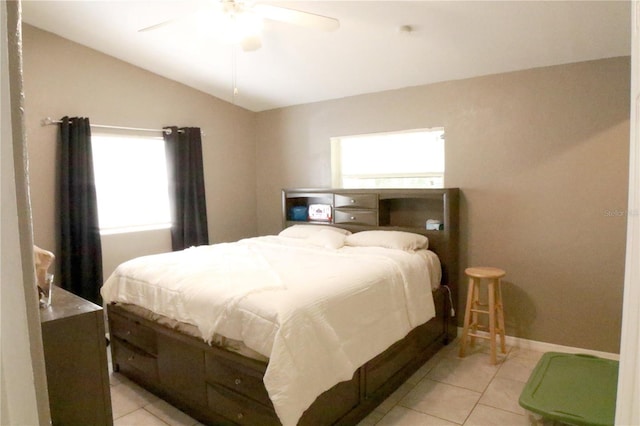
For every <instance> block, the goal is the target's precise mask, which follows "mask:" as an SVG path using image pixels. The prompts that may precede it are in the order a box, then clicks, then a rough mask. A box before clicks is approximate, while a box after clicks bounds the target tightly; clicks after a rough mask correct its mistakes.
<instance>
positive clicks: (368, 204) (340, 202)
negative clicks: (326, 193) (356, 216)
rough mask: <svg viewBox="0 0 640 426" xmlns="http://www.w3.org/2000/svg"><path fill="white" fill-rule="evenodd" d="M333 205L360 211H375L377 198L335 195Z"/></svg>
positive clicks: (367, 195) (364, 195)
mask: <svg viewBox="0 0 640 426" xmlns="http://www.w3.org/2000/svg"><path fill="white" fill-rule="evenodd" d="M334 205H335V207H336V208H338V207H353V208H361V209H377V208H378V197H377V195H376V194H349V195H340V194H336V195H335V197H334Z"/></svg>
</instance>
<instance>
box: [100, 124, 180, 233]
mask: <svg viewBox="0 0 640 426" xmlns="http://www.w3.org/2000/svg"><path fill="white" fill-rule="evenodd" d="M118 138H120V139H129V140H130V139H143V140H147V141H153V142H157V143H159V144H162V151H163V156H162V157H163V166H164V170H165V175H164V182H166V185H164V187H165V189H166V194H167V198H166V200H163V201H162V206H164V207H166V211H165V212H164V213H165V215H164V216H165V217H164V219H166V221H165V220H161V221H155V220H149V221H147V222H146V223H129V224H124V225H121V226H108V227H104V226H103V221H101V220H100V217H101V210H102V211H104V209H101V203H100V199H101V197H100V182H99V179H98V176H97V173H96V161H95V158H96V157H95V155H96V149H95V147H96V145H95V144H96V143H101V142H102V143H112V142H113V140H115V139H118ZM100 139H103V140H104V139H112V141H100ZM91 145H92V146H91V149H92V161H93V168H94V181H95V187H96V202H97V209H98V226H99V232H100V235H115V234H126V233H135V232H143V231H153V230H162V229H170V228H171V226H172V218H171V204H170V203H171V201H170V198H169V197H170V194H169V186H168V175H167V174H166V152H165V146H164V139H163V137H162V136H157V135H148V134H141V133H137V132H135V131H128V132H121V131H113V132H111V131H100V132H92V135H91ZM124 155H126V153H124ZM115 166H118V164H115ZM112 167H113V165H112ZM157 167H160V165H158V166H157ZM139 173H140V172H138V174H139ZM132 174H133V175H136V173H132ZM160 184H162V183H161V182H160ZM158 191H160V190H158ZM165 202H166V203H165Z"/></svg>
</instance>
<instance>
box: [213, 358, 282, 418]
mask: <svg viewBox="0 0 640 426" xmlns="http://www.w3.org/2000/svg"><path fill="white" fill-rule="evenodd" d="M205 376H206V381H207V382H208V383H212V384H219V385H221V386H224V387H225V388H227V389H230V390H232V391H234V392H237V393H239V394H242V395H244V396H246V397H248V398H251V399H253V400H255V401H258V402H259V403H261V404H263V405H266V406H268V407H271V406H272V404H271V400H270V399H269V394H268V393H267V390H266V389H265V387H264V383H263V381H262V378H263V376H264V370H263V369H261V370H254V369H252V368H250V367H249V366H245V365H242V364H239V363H237V362H234V361H232V360H229V359H226V358H223V357H220V356H215V355H210V354H207V355H206V357H205Z"/></svg>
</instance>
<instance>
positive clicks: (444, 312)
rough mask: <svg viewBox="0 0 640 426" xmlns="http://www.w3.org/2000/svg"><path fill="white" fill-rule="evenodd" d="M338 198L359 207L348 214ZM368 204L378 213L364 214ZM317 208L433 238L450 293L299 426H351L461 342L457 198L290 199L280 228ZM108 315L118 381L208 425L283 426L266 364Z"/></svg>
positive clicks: (316, 195)
mask: <svg viewBox="0 0 640 426" xmlns="http://www.w3.org/2000/svg"><path fill="white" fill-rule="evenodd" d="M339 197H349V198H351V199H353V200H355V201H353V202H352V204H351V205H349V206H341V203H340V202H339V201H337V200H339ZM371 197H375V200H376V201H377V204H366V203H363V204H362V205H359V204H360V201H363V200H364V201H367V200H369V199H370V198H371ZM318 201H321V202H323V203H327V204H331V206H332V210H333V211H334V212H336V213H337V212H339V211H342V212H343V213H344V212H345V211H346V213H347V216H346V217H348V218H351V219H348V220H352V221H354V222H353V223H341V222H340V220H337V219H336V217H335V216H337V215H334V218H333V219H332V220H331V222H330V224H331V225H332V226H339V227H342V228H347V229H350V230H352V231H355V232H357V231H361V230H365V229H397V230H407V231H411V232H419V233H422V234H425V235H427V236H428V237H429V246H430V247H429V248H430V249H431V250H433V251H435V252H436V253H437V254H438V255H439V257H440V260H441V263H442V265H443V285H442V286H441V287H440V288H439V289H438V290H436V291H434V293H433V295H434V301H435V306H436V317H435V318H433V319H431V320H430V321H428V322H427V323H425V324H423V325H421V326H419V327H417V328H415V329H414V330H412V331H411V332H410V333H409V334H408V335H407V336H406V337H405V338H404V339H402V340H400V341H398V342H396V343H394V344H393V345H391V346H390V347H389V348H388V349H387V350H385V351H384V352H382V353H381V354H379V355H378V356H376V357H374V358H373V359H371V360H370V361H368V362H367V363H365V364H364V365H362V366H361V367H360V368H359V369H358V370H356V372H355V373H354V375H353V377H352V379H351V380H349V381H345V382H341V383H338V384H337V385H335V386H334V387H333V388H331V389H329V390H328V391H326V392H324V393H323V394H322V395H320V396H319V397H318V398H317V399H316V400H315V402H314V403H313V404H312V405H311V406H310V407H309V408H308V409H307V410H306V411H305V413H304V414H303V416H302V418H301V419H300V421H299V424H300V425H332V424H341V425H353V424H356V423H357V422H358V421H360V420H361V419H363V418H364V417H365V416H366V415H367V414H368V413H369V412H371V411H372V410H373V409H374V408H375V407H376V406H377V405H378V404H380V403H381V402H382V401H383V400H384V399H385V398H386V397H387V396H388V395H390V394H391V393H392V392H393V391H394V390H395V389H397V388H398V386H400V385H401V384H402V383H403V382H404V381H405V380H406V379H407V378H408V377H409V376H410V375H411V374H413V373H414V372H415V371H416V370H417V369H418V368H420V366H421V365H422V364H424V362H425V361H426V360H427V359H429V358H430V357H431V356H432V355H433V354H434V353H436V352H437V351H438V350H439V349H440V348H441V347H442V346H444V345H445V344H447V343H448V342H449V341H450V340H452V339H453V338H454V337H455V335H456V327H455V324H454V323H453V321H452V319H451V317H450V315H449V312H450V309H451V306H450V303H449V300H450V298H449V292H451V295H452V297H453V299H452V300H456V298H455V297H456V293H457V292H456V290H457V271H458V264H457V258H458V253H457V251H458V219H457V218H458V190H457V189H438V190H436V189H434V190H350V191H349V190H326V189H325V190H315V189H314V190H299V189H292V190H284V191H283V218H284V219H283V226H289V225H292V224H294V223H300V222H292V221H290V220H289V219H288V218H287V214H288V212H289V211H290V209H291V207H292V206H299V205H305V204H304V203H306V204H307V205H308V204H313V203H317V202H318ZM365 204H366V206H365ZM371 210H373V213H372V212H371ZM361 213H362V214H361ZM365 213H366V214H365ZM342 217H345V216H344V215H343V216H342ZM359 217H362V218H366V219H364V220H363V222H364V223H357V222H359V221H360V219H358V218H359ZM372 217H374V218H375V221H374V223H372V222H371V218H372ZM353 218H356V219H353ZM429 218H436V219H440V220H441V221H442V223H443V229H442V230H439V231H426V229H425V227H424V223H425V221H426V219H429ZM323 223H324V222H323ZM418 223H421V224H422V226H418ZM445 285H446V287H445ZM107 315H108V320H109V329H110V337H111V351H112V359H113V367H114V371H118V372H120V373H121V374H123V375H125V376H126V377H128V378H130V379H131V380H133V381H135V382H137V383H139V384H140V385H142V386H143V387H144V388H146V389H148V390H150V391H151V392H153V393H155V394H157V395H158V396H160V397H161V398H163V399H165V400H166V401H168V402H169V403H171V404H173V405H174V406H176V407H177V408H179V409H181V410H183V411H184V412H185V413H187V414H189V415H191V416H192V417H193V418H195V419H197V420H199V421H201V422H203V423H205V424H216V425H217V424H241V425H260V426H263V425H278V424H280V422H279V420H278V417H277V416H276V414H275V411H274V409H273V405H272V404H271V401H270V400H269V397H268V394H267V391H266V389H265V387H264V384H263V382H262V378H263V376H264V372H265V370H266V367H267V363H266V362H260V361H257V360H254V359H250V358H247V357H244V356H242V355H239V354H237V353H234V352H230V351H227V350H225V349H222V348H219V347H216V346H210V345H208V344H206V343H204V342H203V341H202V340H201V339H198V338H195V337H191V336H188V335H185V334H182V333H180V332H178V331H176V330H173V329H171V328H168V327H165V326H162V325H159V324H157V323H155V322H152V321H148V320H146V319H144V318H142V317H140V316H138V315H135V314H133V313H132V312H130V311H128V310H126V309H125V308H123V307H122V306H119V305H117V304H111V305H109V306H107Z"/></svg>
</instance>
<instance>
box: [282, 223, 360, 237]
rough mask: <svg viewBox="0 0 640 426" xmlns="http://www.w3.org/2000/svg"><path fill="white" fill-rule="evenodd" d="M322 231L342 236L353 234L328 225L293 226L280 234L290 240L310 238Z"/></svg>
mask: <svg viewBox="0 0 640 426" xmlns="http://www.w3.org/2000/svg"><path fill="white" fill-rule="evenodd" d="M322 231H329V232H333V233H337V234H340V235H343V236H344V235H350V234H351V232H350V231H347V230H346V229H342V228H334V227H333V226H327V225H293V226H290V227H288V228H284V229H283V230H282V231H280V233H279V234H278V235H279V236H281V237H288V238H309V237H311V236H313V235H315V234H318V233H320V232H322Z"/></svg>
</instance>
